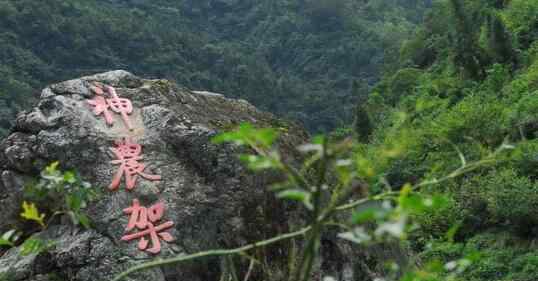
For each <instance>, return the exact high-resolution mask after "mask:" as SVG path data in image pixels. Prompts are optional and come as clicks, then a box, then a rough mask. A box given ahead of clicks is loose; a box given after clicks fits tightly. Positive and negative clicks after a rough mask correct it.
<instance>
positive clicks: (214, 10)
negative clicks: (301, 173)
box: [0, 0, 430, 132]
mask: <svg viewBox="0 0 538 281" xmlns="http://www.w3.org/2000/svg"><path fill="white" fill-rule="evenodd" d="M429 2H430V1H424V0H406V1H402V0H371V1H362V0H309V1H304V0H301V1H300V0H277V1H252V0H244V1H217V0H204V1H199V0H196V1H195V0H192V1H191V0H181V1H166V0H159V1H106V0H51V1H35V0H17V1H14V0H2V1H0V93H1V94H0V99H1V101H0V102H1V103H2V104H5V105H4V106H2V108H3V111H2V117H0V118H1V122H2V127H3V128H4V129H5V128H8V127H9V120H11V119H13V116H14V114H15V112H16V111H17V110H19V109H21V107H22V106H23V105H26V103H27V101H29V100H30V101H31V100H32V97H37V92H38V91H39V90H40V89H41V88H42V87H43V86H44V85H46V84H47V83H51V82H55V81H62V80H65V79H69V78H74V77H78V76H81V75H86V74H92V73H96V72H102V71H106V70H110V69H125V70H128V71H131V72H133V73H135V74H137V75H140V76H143V77H149V78H151V77H156V78H168V79H171V80H174V81H177V82H178V83H179V84H181V85H184V86H186V87H189V88H191V89H194V90H209V91H214V92H219V93H223V94H225V95H227V96H230V97H239V98H244V99H247V100H248V101H250V102H252V103H253V104H254V105H256V106H258V107H260V108H262V109H265V110H269V111H271V112H274V113H276V114H278V115H280V116H283V117H287V118H289V119H293V120H299V121H302V122H303V123H304V124H305V125H306V126H307V127H308V128H309V129H310V130H311V131H315V132H320V131H329V130H331V129H334V128H336V127H340V126H344V125H346V124H349V123H351V120H352V119H353V117H352V113H351V112H352V108H353V106H354V104H355V103H356V102H357V101H358V100H359V99H360V97H361V96H365V95H366V93H367V92H368V89H369V87H370V86H372V85H373V84H374V83H375V82H376V81H378V79H379V77H380V75H381V73H382V68H383V65H388V64H385V63H386V62H388V61H393V60H394V59H395V58H396V57H397V53H398V48H399V43H400V42H401V41H402V40H403V39H405V38H408V37H409V36H410V34H411V32H412V31H413V30H414V27H415V25H416V23H417V22H420V21H421V18H422V13H423V11H424V9H425V8H426V7H428V6H429V5H430V3H429Z"/></svg>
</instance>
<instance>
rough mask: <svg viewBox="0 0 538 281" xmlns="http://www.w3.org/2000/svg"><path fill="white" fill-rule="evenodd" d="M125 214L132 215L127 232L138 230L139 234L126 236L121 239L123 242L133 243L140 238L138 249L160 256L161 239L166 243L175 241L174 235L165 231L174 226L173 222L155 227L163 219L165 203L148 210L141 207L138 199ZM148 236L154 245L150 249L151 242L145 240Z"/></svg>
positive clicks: (125, 210)
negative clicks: (132, 241)
mask: <svg viewBox="0 0 538 281" xmlns="http://www.w3.org/2000/svg"><path fill="white" fill-rule="evenodd" d="M123 212H124V213H125V214H128V215H131V217H130V218H129V223H128V224H127V228H125V231H132V230H133V229H135V228H136V229H137V230H138V231H139V232H136V233H133V234H128V235H124V236H123V237H122V238H121V240H122V241H131V240H133V239H137V238H140V240H139V241H138V249H140V250H142V251H147V252H149V253H152V254H158V253H159V252H160V251H161V242H160V239H159V238H161V239H163V240H164V241H166V242H172V241H174V238H173V237H172V235H170V233H168V232H166V231H164V230H166V229H168V228H171V227H172V226H174V223H173V222H171V221H167V222H165V223H163V224H160V225H157V226H155V224H156V223H157V222H158V221H160V220H161V219H162V217H163V214H164V203H162V202H160V203H157V204H155V205H153V206H151V207H149V208H146V207H142V206H140V202H139V201H138V200H137V199H134V200H133V205H132V206H131V207H129V208H126V209H124V210H123ZM147 235H149V238H150V239H151V244H152V247H151V248H149V249H148V246H149V240H147V239H146V238H145V237H146V236H147Z"/></svg>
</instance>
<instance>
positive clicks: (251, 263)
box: [243, 259, 256, 281]
mask: <svg viewBox="0 0 538 281" xmlns="http://www.w3.org/2000/svg"><path fill="white" fill-rule="evenodd" d="M255 263H256V260H254V259H250V263H249V265H248V270H247V273H246V274H245V278H244V279H243V281H248V279H250V275H251V274H252V271H253V270H254V264H255Z"/></svg>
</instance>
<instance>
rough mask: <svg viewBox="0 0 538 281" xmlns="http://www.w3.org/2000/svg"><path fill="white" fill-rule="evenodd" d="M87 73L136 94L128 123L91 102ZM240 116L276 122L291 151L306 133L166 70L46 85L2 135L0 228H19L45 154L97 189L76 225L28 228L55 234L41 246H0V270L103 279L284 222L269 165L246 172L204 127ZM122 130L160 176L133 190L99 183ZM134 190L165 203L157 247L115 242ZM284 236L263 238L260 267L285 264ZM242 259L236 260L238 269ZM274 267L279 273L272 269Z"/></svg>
mask: <svg viewBox="0 0 538 281" xmlns="http://www.w3.org/2000/svg"><path fill="white" fill-rule="evenodd" d="M94 82H100V83H104V84H107V85H111V86H113V87H115V88H116V91H117V93H118V95H119V96H120V97H122V98H128V99H130V100H131V101H132V103H133V106H134V111H133V113H132V115H131V116H130V120H131V122H132V123H133V127H134V128H133V130H132V131H129V130H127V129H126V128H125V126H124V124H123V122H122V121H121V118H120V117H119V115H118V116H116V117H115V118H116V120H115V123H114V125H113V126H112V127H109V126H107V125H106V123H105V121H104V120H103V118H102V117H101V116H95V115H94V114H93V112H92V108H91V107H90V106H89V104H88V102H87V101H88V99H89V98H92V97H93V94H92V92H91V91H90V86H91V85H92V83H94ZM241 122H250V123H253V124H256V125H258V126H262V127H266V126H273V127H275V126H276V127H280V128H281V130H280V131H281V133H282V137H281V140H280V142H279V146H280V149H281V150H282V151H283V152H284V154H285V155H286V157H289V159H293V158H294V156H295V153H296V152H295V150H294V147H296V146H297V145H299V144H301V143H303V142H304V141H306V140H307V138H308V135H307V133H306V132H305V131H304V130H303V129H302V128H301V127H299V126H297V125H294V124H290V123H286V122H283V121H280V120H278V119H276V118H275V117H274V116H272V115H271V114H268V113H265V112H261V111H259V110H257V109H256V108H255V107H254V106H252V105H251V104H249V103H248V102H246V101H243V100H233V99H227V98H225V97H223V96H222V95H219V94H213V93H209V92H191V91H189V90H187V89H184V88H181V87H179V86H177V85H175V84H173V83H171V82H168V81H165V80H144V79H140V78H138V77H136V76H134V75H132V74H130V73H128V72H125V71H112V72H107V73H103V74H98V75H94V76H89V77H83V78H80V79H75V80H71V81H66V82H62V83H59V84H55V85H51V86H49V87H47V88H46V89H44V90H43V92H42V94H41V97H40V101H39V104H38V105H37V106H36V107H35V108H33V109H32V110H31V111H27V112H22V113H21V114H19V115H18V117H17V120H16V125H15V127H14V128H13V130H12V132H11V134H10V135H9V136H8V137H7V138H6V139H4V140H3V141H2V142H1V143H0V167H1V169H2V172H1V181H0V190H1V192H0V231H6V230H8V229H11V228H18V229H22V228H24V226H23V225H22V222H21V221H20V219H19V214H20V206H21V202H22V190H23V188H24V185H25V184H27V183H28V182H29V180H31V179H32V178H35V177H37V176H38V175H39V172H40V171H41V170H42V169H43V168H44V167H45V166H46V165H47V164H49V163H50V162H52V161H59V162H60V163H61V167H62V168H64V169H75V170H76V171H78V172H79V173H80V175H81V177H82V178H83V179H84V180H86V181H88V182H90V183H91V184H92V186H93V188H95V189H99V190H101V191H102V193H103V195H102V196H101V197H100V198H99V199H98V200H97V201H95V202H92V203H91V204H90V206H89V207H88V208H87V210H86V211H87V213H88V214H89V216H90V218H91V220H92V221H93V226H94V227H93V228H92V229H90V230H83V229H79V228H76V227H74V226H72V225H70V224H69V223H67V222H65V223H62V222H63V221H66V220H58V221H57V222H55V223H53V224H52V225H51V226H49V227H48V228H47V229H46V230H45V231H41V232H39V233H35V234H34V236H38V237H41V238H43V239H49V240H53V241H55V244H54V247H52V248H50V249H49V250H47V251H45V252H44V253H41V254H38V255H35V254H34V255H29V256H22V255H19V252H20V249H19V248H13V249H10V250H9V251H7V252H5V253H3V254H2V255H1V256H0V273H2V272H7V271H10V276H11V278H13V279H14V280H77V281H96V280H103V281H105V280H110V279H111V278H112V277H113V276H114V275H115V274H117V273H119V272H121V271H122V270H125V269H127V268H128V267H129V266H132V265H134V264H137V263H141V262H144V261H150V260H153V259H156V258H165V257H170V256H176V255H179V254H182V253H183V254H187V253H194V252H198V251H201V250H208V249H213V248H232V247H237V246H241V245H245V244H247V243H249V242H254V241H257V240H260V239H264V238H268V237H271V236H272V235H277V234H279V233H285V232H288V231H289V226H288V225H289V223H290V217H291V216H289V215H288V213H289V210H287V209H289V208H286V207H285V206H283V205H282V204H281V203H280V202H279V201H278V200H276V199H274V197H273V195H272V193H271V192H270V191H268V188H267V187H268V186H269V184H271V183H273V182H275V181H277V180H278V178H279V175H276V174H261V175H260V174H257V175H253V174H252V173H250V172H249V171H247V170H246V169H245V168H244V167H243V166H242V165H241V164H240V163H239V161H237V157H236V153H237V150H238V148H236V147H233V146H231V145H214V144H212V143H211V141H210V140H211V138H212V137H213V136H214V135H215V134H217V132H219V131H222V130H227V129H231V128H233V127H235V126H236V125H238V124H240V123H241ZM122 137H129V138H131V139H133V140H135V141H136V142H138V143H139V144H141V145H142V146H143V155H144V163H145V164H146V165H147V168H146V171H147V172H148V173H151V174H158V175H160V176H161V177H162V180H161V181H147V180H143V179H139V180H138V182H137V186H136V188H135V189H134V190H132V191H127V190H126V189H125V187H124V185H123V183H122V185H121V186H120V188H119V189H118V190H116V191H109V190H108V189H107V187H108V186H109V184H110V181H111V179H112V177H113V175H114V173H115V171H116V170H117V168H118V167H117V166H115V165H113V164H111V163H110V161H111V160H113V157H112V155H111V153H110V150H109V148H110V147H113V146H114V142H115V141H116V140H118V139H120V138H122ZM135 198H137V199H139V200H140V201H141V203H142V204H144V205H147V206H149V205H151V204H154V203H156V202H157V201H162V202H164V203H165V204H166V211H165V218H166V220H171V221H173V222H174V223H175V225H174V227H173V228H172V229H171V230H170V233H171V234H172V236H173V237H175V238H176V240H175V242H173V243H163V244H162V246H163V248H162V251H161V253H160V254H159V255H158V256H157V257H155V256H154V255H151V254H148V253H146V252H142V251H139V250H138V249H137V247H136V244H137V243H136V242H135V241H133V242H122V241H121V240H120V238H121V237H122V235H123V234H124V228H125V226H126V225H127V220H128V216H126V215H125V214H123V213H122V210H123V209H124V208H126V207H129V206H130V205H131V204H132V201H133V199H135ZM288 246H289V245H288V244H285V243H284V244H281V245H279V246H277V247H273V248H268V249H267V251H266V253H265V254H266V255H267V259H268V264H267V266H270V267H273V268H275V270H276V269H278V268H284V265H285V264H286V262H287V260H286V256H285V255H286V252H287V251H286V249H287V248H288ZM239 270H244V269H243V268H240V269H239ZM221 272H222V268H221V261H220V260H219V259H205V260H203V261H201V262H200V263H189V264H181V265H177V266H169V267H167V268H164V269H153V270H149V271H146V272H142V273H138V274H135V275H133V276H131V277H130V279H129V280H152V281H159V280H191V281H194V280H218V279H219V277H220V276H219V275H220V274H221ZM277 275H278V273H277Z"/></svg>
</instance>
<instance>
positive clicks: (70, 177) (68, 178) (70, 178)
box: [64, 171, 77, 184]
mask: <svg viewBox="0 0 538 281" xmlns="http://www.w3.org/2000/svg"><path fill="white" fill-rule="evenodd" d="M64 181H65V182H67V183H70V184H74V183H76V182H77V176H76V175H75V173H74V172H72V171H67V172H65V173H64Z"/></svg>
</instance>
